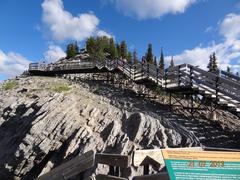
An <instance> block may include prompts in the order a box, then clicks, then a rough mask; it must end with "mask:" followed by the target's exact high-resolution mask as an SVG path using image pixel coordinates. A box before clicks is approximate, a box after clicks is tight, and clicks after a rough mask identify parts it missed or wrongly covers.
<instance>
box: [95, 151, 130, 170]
mask: <svg viewBox="0 0 240 180" xmlns="http://www.w3.org/2000/svg"><path fill="white" fill-rule="evenodd" d="M96 163H99V164H107V165H109V166H118V167H123V168H128V167H130V163H131V157H130V156H126V155H119V154H96Z"/></svg>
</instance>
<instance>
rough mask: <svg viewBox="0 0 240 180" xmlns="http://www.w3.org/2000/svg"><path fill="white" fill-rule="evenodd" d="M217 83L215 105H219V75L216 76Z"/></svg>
mask: <svg viewBox="0 0 240 180" xmlns="http://www.w3.org/2000/svg"><path fill="white" fill-rule="evenodd" d="M215 83H216V84H215V88H216V90H215V96H216V100H215V105H217V103H218V92H219V85H220V84H219V76H217V77H216V82H215Z"/></svg>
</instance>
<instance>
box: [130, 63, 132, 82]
mask: <svg viewBox="0 0 240 180" xmlns="http://www.w3.org/2000/svg"><path fill="white" fill-rule="evenodd" d="M130 79H131V80H132V64H130Z"/></svg>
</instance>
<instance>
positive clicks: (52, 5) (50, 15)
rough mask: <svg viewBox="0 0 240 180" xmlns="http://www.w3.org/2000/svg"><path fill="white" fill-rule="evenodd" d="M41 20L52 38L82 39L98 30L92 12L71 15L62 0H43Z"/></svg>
mask: <svg viewBox="0 0 240 180" xmlns="http://www.w3.org/2000/svg"><path fill="white" fill-rule="evenodd" d="M42 8H43V15H42V21H43V23H44V24H45V25H46V27H47V30H48V31H49V33H50V35H51V36H52V38H53V39H54V40H57V41H64V40H78V41H81V40H84V39H85V38H88V37H89V36H91V35H95V34H96V32H97V31H98V27H97V26H98V24H99V19H98V18H97V17H96V16H95V15H94V14H93V13H84V14H79V15H78V16H73V15H72V14H71V13H70V12H68V11H66V10H64V6H63V2H62V0H44V2H43V3H42Z"/></svg>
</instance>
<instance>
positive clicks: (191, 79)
mask: <svg viewBox="0 0 240 180" xmlns="http://www.w3.org/2000/svg"><path fill="white" fill-rule="evenodd" d="M190 87H191V88H192V87H193V67H192V66H190Z"/></svg>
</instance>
